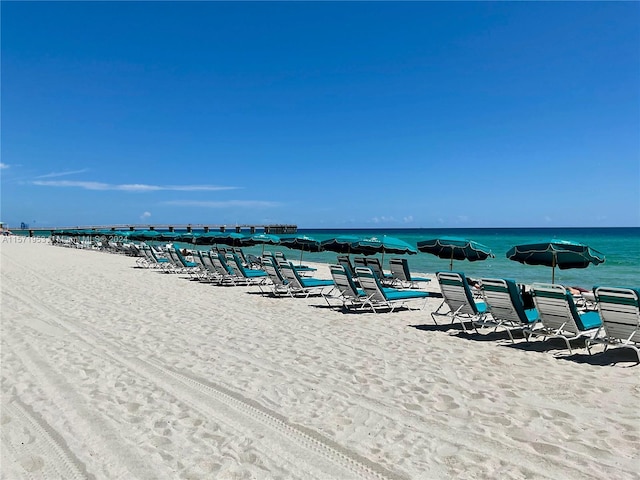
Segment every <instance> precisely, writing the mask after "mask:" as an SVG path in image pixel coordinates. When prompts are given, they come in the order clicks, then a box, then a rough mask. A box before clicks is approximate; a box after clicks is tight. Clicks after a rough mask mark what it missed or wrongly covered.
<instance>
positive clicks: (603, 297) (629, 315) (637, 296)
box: [594, 287, 640, 342]
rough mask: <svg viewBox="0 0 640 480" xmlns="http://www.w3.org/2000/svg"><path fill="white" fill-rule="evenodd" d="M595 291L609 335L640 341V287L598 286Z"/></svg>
mask: <svg viewBox="0 0 640 480" xmlns="http://www.w3.org/2000/svg"><path fill="white" fill-rule="evenodd" d="M594 293H595V296H596V301H597V302H598V310H599V312H600V318H601V320H602V325H603V326H604V330H605V332H606V334H607V336H608V337H613V338H616V339H619V340H625V341H626V340H628V341H630V342H640V289H633V288H613V287H596V288H595V289H594Z"/></svg>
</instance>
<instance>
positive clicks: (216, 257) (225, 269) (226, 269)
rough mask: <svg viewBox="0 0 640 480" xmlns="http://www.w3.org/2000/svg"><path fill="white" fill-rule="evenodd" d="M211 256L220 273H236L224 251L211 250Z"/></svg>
mask: <svg viewBox="0 0 640 480" xmlns="http://www.w3.org/2000/svg"><path fill="white" fill-rule="evenodd" d="M209 258H211V263H212V264H213V266H214V268H215V269H216V271H217V272H218V273H219V274H220V275H224V276H226V277H228V276H229V275H235V272H234V271H233V269H232V268H231V267H230V266H229V265H228V264H227V262H226V261H225V259H224V256H223V254H222V253H219V252H214V251H211V252H209Z"/></svg>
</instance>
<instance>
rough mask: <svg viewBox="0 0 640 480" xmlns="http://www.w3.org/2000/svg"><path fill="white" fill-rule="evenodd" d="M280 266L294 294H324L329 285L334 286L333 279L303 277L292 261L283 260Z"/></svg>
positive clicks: (279, 263) (306, 295)
mask: <svg viewBox="0 0 640 480" xmlns="http://www.w3.org/2000/svg"><path fill="white" fill-rule="evenodd" d="M278 267H279V268H280V272H282V276H283V277H284V278H286V279H287V282H288V283H287V284H288V285H289V289H290V291H291V293H292V294H293V295H304V296H305V297H308V296H309V295H312V294H318V295H322V294H323V293H324V292H325V290H326V289H327V287H331V288H332V289H333V288H334V286H335V284H334V283H333V280H321V279H318V278H311V277H303V276H302V275H300V273H299V272H298V270H297V269H296V268H295V267H294V266H293V264H292V263H291V262H287V261H285V260H281V261H280V262H278Z"/></svg>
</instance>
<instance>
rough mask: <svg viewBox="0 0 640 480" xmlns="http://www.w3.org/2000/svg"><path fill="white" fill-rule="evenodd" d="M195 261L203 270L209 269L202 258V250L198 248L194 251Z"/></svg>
mask: <svg viewBox="0 0 640 480" xmlns="http://www.w3.org/2000/svg"><path fill="white" fill-rule="evenodd" d="M193 261H194V263H195V264H196V265H198V267H200V268H201V269H202V270H206V269H207V266H206V265H205V264H204V261H203V260H202V250H196V251H194V252H193Z"/></svg>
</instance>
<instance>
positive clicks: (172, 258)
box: [166, 247, 184, 268]
mask: <svg viewBox="0 0 640 480" xmlns="http://www.w3.org/2000/svg"><path fill="white" fill-rule="evenodd" d="M166 254H167V258H168V259H169V262H170V263H171V265H173V266H174V267H178V268H180V267H183V266H184V265H183V264H182V262H181V261H180V259H179V258H178V256H177V255H176V251H175V250H174V249H173V247H171V248H167V250H166Z"/></svg>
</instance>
